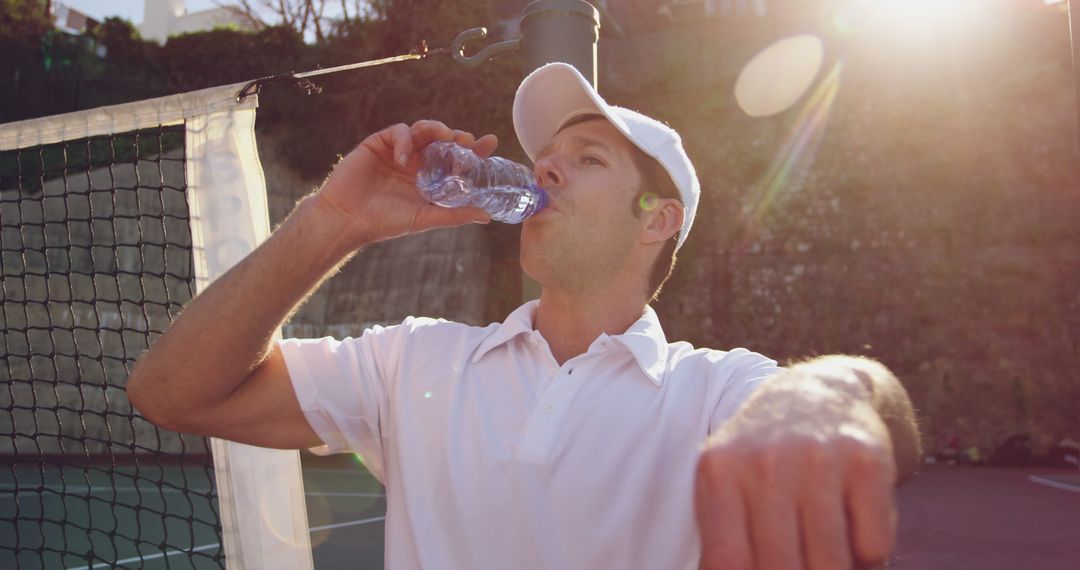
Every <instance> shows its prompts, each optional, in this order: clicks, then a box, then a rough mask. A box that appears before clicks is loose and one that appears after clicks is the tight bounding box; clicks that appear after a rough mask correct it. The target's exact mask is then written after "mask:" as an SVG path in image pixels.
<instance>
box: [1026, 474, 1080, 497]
mask: <svg viewBox="0 0 1080 570" xmlns="http://www.w3.org/2000/svg"><path fill="white" fill-rule="evenodd" d="M1028 481H1031V482H1032V483H1038V484H1040V485H1046V486H1047V487H1053V488H1055V489H1061V490H1062V491H1072V492H1073V493H1080V487H1077V486H1076V485H1070V484H1068V483H1059V482H1057V481H1054V480H1052V479H1047V478H1045V477H1039V476H1038V475H1028Z"/></svg>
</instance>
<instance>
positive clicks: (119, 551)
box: [0, 462, 386, 570]
mask: <svg viewBox="0 0 1080 570" xmlns="http://www.w3.org/2000/svg"><path fill="white" fill-rule="evenodd" d="M304 485H305V493H306V498H307V508H308V520H309V524H310V529H311V541H312V546H313V548H314V552H313V554H314V558H315V566H316V567H317V568H340V567H345V566H347V567H350V568H381V567H382V563H383V524H382V523H383V519H384V517H385V513H386V503H385V495H384V493H383V489H382V487H381V485H380V484H379V483H378V482H377V481H375V479H374V478H372V477H371V476H370V475H369V474H368V473H367V471H366V470H364V469H363V467H361V466H359V465H358V464H356V463H353V462H345V463H342V462H334V463H331V464H325V463H318V464H316V465H314V466H312V467H310V468H305V470H304ZM216 501H217V493H216V491H215V490H214V485H213V480H212V473H211V472H209V471H208V470H206V469H204V468H200V467H195V468H190V467H180V466H143V465H139V466H136V465H123V466H108V467H102V468H97V467H81V466H79V467H75V466H62V465H52V464H46V465H45V466H44V467H42V466H39V465H31V466H25V467H13V468H11V469H8V470H6V471H4V472H0V568H20V569H36V568H42V569H50V570H51V569H54V568H62V569H75V568H81V569H86V568H115V567H120V568H198V569H203V568H223V567H224V561H223V560H222V550H221V533H220V523H219V522H218V520H219V519H218V515H217V506H216Z"/></svg>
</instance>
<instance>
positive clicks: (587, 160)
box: [581, 154, 604, 166]
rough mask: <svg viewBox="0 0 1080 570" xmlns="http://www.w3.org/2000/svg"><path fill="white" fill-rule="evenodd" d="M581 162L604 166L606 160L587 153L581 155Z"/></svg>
mask: <svg viewBox="0 0 1080 570" xmlns="http://www.w3.org/2000/svg"><path fill="white" fill-rule="evenodd" d="M581 164H585V165H588V166H603V165H604V161H602V160H600V159H599V158H596V157H595V156H592V155H591V154H586V155H583V156H582V157H581Z"/></svg>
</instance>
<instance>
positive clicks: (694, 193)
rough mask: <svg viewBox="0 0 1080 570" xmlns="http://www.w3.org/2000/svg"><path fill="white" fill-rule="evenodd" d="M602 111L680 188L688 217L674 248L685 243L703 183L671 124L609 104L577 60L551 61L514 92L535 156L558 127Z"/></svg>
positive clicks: (520, 130) (517, 123)
mask: <svg viewBox="0 0 1080 570" xmlns="http://www.w3.org/2000/svg"><path fill="white" fill-rule="evenodd" d="M593 113H595V114H599V115H603V116H604V117H607V119H608V121H610V122H611V124H612V125H615V128H616V129H618V130H619V132H621V133H622V134H623V135H624V136H625V137H626V138H627V139H629V140H630V142H632V143H634V145H635V146H637V147H638V148H639V149H641V150H642V152H644V153H645V154H647V155H649V156H651V157H653V158H655V159H656V160H657V161H658V162H660V164H661V165H663V166H664V170H666V171H667V173H668V175H669V176H671V180H672V182H674V183H675V187H676V188H678V189H679V197H680V198H681V199H682V203H683V209H684V210H685V212H686V217H685V219H684V220H683V225H682V228H680V229H679V241H678V243H677V244H676V246H675V249H676V250H678V248H680V247H682V244H683V242H685V241H686V236H687V234H689V233H690V226H691V225H693V223H694V214H695V213H697V205H698V198H699V197H700V196H701V185H700V184H699V183H698V179H697V174H696V173H695V172H694V165H693V164H691V163H690V158H689V157H687V156H686V151H685V150H683V146H682V138H680V137H679V133H677V132H675V130H674V129H672V128H671V127H669V126H667V125H665V124H663V123H661V122H660V121H657V120H656V119H652V118H650V117H646V116H645V115H642V114H641V113H638V112H637V111H631V110H630V109H625V108H623V107H617V106H615V105H609V104H608V103H607V102H606V101H604V99H603V98H602V97H600V94H599V93H597V92H596V89H593V86H592V85H591V84H590V83H589V82H588V81H586V80H585V78H584V77H582V75H581V73H579V72H578V70H577V69H574V67H573V66H571V65H568V64H565V63H549V64H547V65H545V66H543V67H541V68H539V69H537V70H536V71H533V72H532V73H530V74H529V76H528V77H526V78H525V80H524V81H522V82H521V85H520V86H519V87H518V90H517V95H516V96H515V97H514V130H515V131H516V132H517V136H518V141H520V142H521V147H522V148H523V149H525V153H526V154H528V155H529V158H530V159H533V160H536V155H537V154H539V153H540V151H541V150H543V148H544V147H545V146H547V144H548V142H550V141H551V138H552V137H554V136H555V133H557V132H559V128H560V127H562V126H563V125H564V124H566V122H567V121H569V120H570V119H573V118H574V117H577V116H580V115H584V114H593Z"/></svg>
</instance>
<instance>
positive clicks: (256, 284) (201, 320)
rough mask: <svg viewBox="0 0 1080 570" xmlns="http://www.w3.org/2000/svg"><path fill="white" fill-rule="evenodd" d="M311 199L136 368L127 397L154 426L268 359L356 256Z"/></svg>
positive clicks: (335, 220)
mask: <svg viewBox="0 0 1080 570" xmlns="http://www.w3.org/2000/svg"><path fill="white" fill-rule="evenodd" d="M350 228H351V226H350V223H349V220H348V219H347V218H346V217H344V216H343V215H342V213H341V212H340V211H338V210H336V209H334V208H333V207H332V206H329V205H327V204H326V203H324V201H323V200H322V199H321V198H319V197H317V196H315V195H312V196H309V197H307V198H305V199H304V200H302V201H301V202H300V203H299V204H298V205H297V207H296V208H295V209H294V210H293V212H292V214H290V216H289V217H288V218H287V219H286V221H285V222H283V223H282V224H281V225H280V226H279V227H278V229H277V230H276V231H275V232H274V233H273V234H272V235H271V236H270V238H268V239H267V240H266V241H265V242H264V243H263V244H261V245H260V246H259V247H258V248H256V250H255V251H254V252H252V253H251V254H250V255H248V256H247V257H245V258H244V259H243V260H242V261H241V262H240V263H238V264H237V265H236V266H235V267H233V268H232V269H230V270H229V271H228V272H226V273H225V275H223V276H221V277H220V278H219V279H218V280H216V281H215V282H214V283H212V284H211V285H210V287H209V288H207V289H206V290H205V291H204V292H202V293H201V294H200V295H198V296H197V297H196V298H195V299H193V300H192V301H191V303H190V304H189V305H188V307H186V308H185V309H184V311H183V313H182V314H181V315H180V317H179V318H178V319H177V320H176V321H175V322H174V323H173V324H172V326H171V327H169V329H168V331H167V332H166V333H165V334H164V335H162V336H161V337H160V338H159V339H158V340H157V341H156V342H155V343H154V345H153V347H152V348H151V349H150V350H149V351H147V352H146V353H145V354H144V355H143V356H142V357H141V358H140V359H139V361H138V362H137V364H136V366H135V369H134V370H133V372H132V375H131V378H130V379H129V382H128V394H129V396H130V397H131V399H132V400H133V401H135V402H136V405H137V407H138V408H139V409H140V411H141V412H143V413H144V414H145V415H147V416H148V417H150V418H151V419H154V420H155V421H158V422H162V423H164V422H168V421H169V420H170V419H171V418H174V417H177V416H182V415H184V413H185V411H186V410H202V409H206V407H208V406H210V405H213V404H216V403H218V402H221V401H222V400H224V399H225V398H227V397H228V396H229V394H231V393H232V392H233V390H235V389H236V388H237V386H239V385H240V384H241V383H242V382H243V381H244V379H245V378H246V377H247V376H248V375H249V374H250V373H251V372H252V371H253V370H254V369H255V368H256V367H258V365H259V364H260V362H262V360H263V359H264V358H265V357H266V355H267V354H268V353H269V350H270V348H271V341H272V339H273V336H274V334H275V332H276V331H277V330H278V328H280V326H281V325H282V323H283V322H285V320H286V319H287V318H288V317H289V315H290V314H291V313H292V312H293V311H294V310H295V309H296V308H297V307H298V306H299V305H300V304H301V303H302V302H303V300H304V299H305V298H306V297H307V296H308V295H310V294H311V292H312V291H314V290H315V289H316V288H317V287H318V285H319V284H320V283H321V282H322V281H323V280H324V279H325V278H326V277H328V276H329V275H332V274H333V272H334V271H335V270H336V269H337V268H338V267H340V265H341V264H342V263H343V262H344V261H346V260H347V259H348V258H349V257H350V256H351V255H352V253H353V252H355V251H356V249H358V247H359V246H358V245H357V244H356V243H355V241H353V240H350V239H349V237H348V236H346V235H345V233H346V230H348V229H350Z"/></svg>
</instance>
